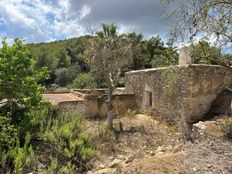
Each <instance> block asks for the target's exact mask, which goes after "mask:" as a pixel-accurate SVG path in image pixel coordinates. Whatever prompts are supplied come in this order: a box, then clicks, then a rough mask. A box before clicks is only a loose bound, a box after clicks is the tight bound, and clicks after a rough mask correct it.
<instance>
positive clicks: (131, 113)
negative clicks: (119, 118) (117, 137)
mask: <svg viewBox="0 0 232 174" xmlns="http://www.w3.org/2000/svg"><path fill="white" fill-rule="evenodd" d="M136 113H137V110H134V109H130V108H129V109H127V111H126V113H125V114H124V116H125V117H134V116H135V115H136Z"/></svg>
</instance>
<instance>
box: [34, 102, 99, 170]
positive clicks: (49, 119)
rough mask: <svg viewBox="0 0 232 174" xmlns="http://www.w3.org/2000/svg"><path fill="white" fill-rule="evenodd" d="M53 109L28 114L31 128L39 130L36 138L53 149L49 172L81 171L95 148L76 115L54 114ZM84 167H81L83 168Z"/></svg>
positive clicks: (47, 108)
mask: <svg viewBox="0 0 232 174" xmlns="http://www.w3.org/2000/svg"><path fill="white" fill-rule="evenodd" d="M54 111H55V108H54V107H53V106H48V107H45V108H44V109H43V110H38V111H35V112H32V113H31V114H33V115H34V119H33V120H32V122H33V125H34V126H33V127H36V128H37V129H39V132H40V133H39V136H40V137H43V140H44V141H45V142H49V144H50V146H51V147H52V149H53V153H52V154H51V156H50V167H49V172H51V173H54V172H58V171H63V172H64V173H65V172H67V171H69V170H70V171H71V170H74V171H75V172H73V173H76V172H80V171H84V170H86V169H87V168H88V165H87V162H88V161H89V160H90V159H91V158H93V157H94V155H95V149H94V146H93V145H92V144H91V141H90V139H89V137H88V135H86V134H85V133H83V131H82V128H81V123H82V119H81V117H80V114H79V113H75V112H73V113H61V114H59V115H57V113H56V112H54ZM84 164H85V165H84Z"/></svg>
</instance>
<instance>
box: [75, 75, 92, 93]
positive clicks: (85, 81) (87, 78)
mask: <svg viewBox="0 0 232 174" xmlns="http://www.w3.org/2000/svg"><path fill="white" fill-rule="evenodd" d="M95 83H96V82H95V78H94V76H93V74H92V73H81V74H79V75H78V76H77V78H76V79H74V80H73V86H74V87H75V88H81V89H84V88H95V87H96V84H95Z"/></svg>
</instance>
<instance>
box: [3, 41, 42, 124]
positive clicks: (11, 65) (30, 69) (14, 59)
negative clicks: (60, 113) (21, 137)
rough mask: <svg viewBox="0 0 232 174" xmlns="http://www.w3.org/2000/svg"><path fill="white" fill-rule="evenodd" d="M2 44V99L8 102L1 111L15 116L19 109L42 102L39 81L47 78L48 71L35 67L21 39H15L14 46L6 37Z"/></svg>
mask: <svg viewBox="0 0 232 174" xmlns="http://www.w3.org/2000/svg"><path fill="white" fill-rule="evenodd" d="M2 45H3V46H2V48H1V49H0V79H1V80H0V100H3V99H5V100H7V102H6V104H5V105H4V107H2V108H1V109H0V113H1V114H2V115H9V114H10V115H11V116H13V114H16V113H15V112H18V110H19V109H22V108H25V109H29V108H31V107H35V106H37V105H38V104H39V103H40V101H41V91H42V90H43V87H42V86H41V85H39V84H38V83H39V82H40V81H42V80H44V79H45V78H47V72H46V69H40V70H35V69H34V61H33V60H32V59H31V58H30V56H29V54H30V53H29V51H28V49H27V48H26V47H25V46H24V45H23V44H22V41H21V40H20V39H15V41H14V44H13V45H12V46H8V44H7V42H6V40H5V39H4V40H3V41H2ZM4 108H5V109H4ZM13 121H14V120H13Z"/></svg>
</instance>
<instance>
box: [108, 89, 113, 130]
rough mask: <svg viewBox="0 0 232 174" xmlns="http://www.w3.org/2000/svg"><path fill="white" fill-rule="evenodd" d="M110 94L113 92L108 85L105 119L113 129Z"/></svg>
mask: <svg viewBox="0 0 232 174" xmlns="http://www.w3.org/2000/svg"><path fill="white" fill-rule="evenodd" d="M112 94H113V89H112V88H110V87H109V89H108V102H107V107H108V108H107V109H108V114H107V121H108V126H109V129H113V105H112Z"/></svg>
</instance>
